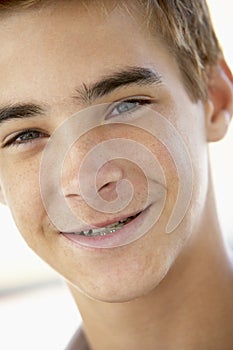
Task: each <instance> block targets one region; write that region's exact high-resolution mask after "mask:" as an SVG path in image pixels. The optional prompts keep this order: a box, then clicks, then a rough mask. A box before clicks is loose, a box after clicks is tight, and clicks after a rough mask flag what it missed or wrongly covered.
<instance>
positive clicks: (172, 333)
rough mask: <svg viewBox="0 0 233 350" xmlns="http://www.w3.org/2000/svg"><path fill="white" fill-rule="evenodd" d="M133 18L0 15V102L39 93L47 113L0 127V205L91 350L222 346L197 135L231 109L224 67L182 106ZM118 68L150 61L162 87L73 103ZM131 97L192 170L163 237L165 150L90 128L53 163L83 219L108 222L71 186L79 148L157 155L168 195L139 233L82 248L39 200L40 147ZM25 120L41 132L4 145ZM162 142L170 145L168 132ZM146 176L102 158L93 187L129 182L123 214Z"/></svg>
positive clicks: (213, 240) (224, 329)
mask: <svg viewBox="0 0 233 350" xmlns="http://www.w3.org/2000/svg"><path fill="white" fill-rule="evenodd" d="M97 14H98V16H97ZM119 23H120V25H119ZM139 24H140V19H136V18H133V16H132V17H129V16H128V15H127V14H126V13H125V12H124V11H122V10H120V9H117V8H116V9H114V10H113V11H111V12H110V13H109V15H108V16H107V17H105V16H104V15H101V14H100V13H98V10H96V9H94V8H92V7H90V8H89V10H87V9H86V8H83V7H81V6H80V5H78V4H77V3H75V2H74V3H72V2H71V3H70V4H69V6H68V5H67V4H66V5H64V3H63V2H61V3H59V4H56V6H55V5H51V6H50V7H44V8H43V9H42V10H41V11H36V10H33V9H32V10H27V11H21V12H15V13H13V14H11V15H10V16H4V17H3V18H2V19H1V22H0V31H1V32H0V35H1V53H0V67H1V72H2V73H1V80H0V85H1V97H0V104H1V105H4V104H6V103H9V102H10V103H16V102H22V103H24V102H29V101H34V102H35V101H36V102H38V101H39V103H43V104H46V106H48V113H47V114H46V116H43V117H42V116H36V117H34V118H24V119H18V120H16V119H15V120H11V121H8V122H5V123H4V124H2V125H1V126H0V184H1V198H2V202H4V203H5V204H7V205H8V206H9V207H10V209H11V212H12V215H13V217H14V220H15V222H16V224H17V226H18V228H19V231H20V232H21V234H22V236H23V238H24V239H25V240H26V242H27V243H28V245H29V246H30V247H31V248H32V249H33V250H34V251H35V252H36V253H37V254H38V255H39V256H40V257H41V258H42V259H44V260H45V261H46V262H48V263H49V264H50V265H51V266H52V267H53V268H54V269H56V270H57V271H58V272H59V273H60V274H61V275H62V276H63V277H64V278H65V279H66V280H67V283H68V285H69V286H70V290H71V292H72V294H73V296H74V299H75V301H76V303H77V306H78V308H79V310H80V312H81V315H82V317H83V322H84V329H85V332H86V335H87V337H88V340H89V342H90V348H91V349H93V350H100V349H101V350H105V349H109V348H111V349H112V350H115V349H123V350H126V349H131V350H139V349H141V348H142V346H143V347H144V348H145V349H148V350H152V349H153V350H154V349H156V348H158V349H160V350H163V349H164V350H165V349H166V350H170V349H180V350H182V349H183V350H184V349H185V350H189V349H199V350H200V349H203V350H204V349H207V348H211V349H214V350H215V349H216V350H217V349H223V348H224V349H226V350H230V349H232V347H233V337H232V326H231V325H232V321H233V316H232V315H233V302H232V288H233V271H232V263H231V257H230V256H229V255H228V254H227V251H226V247H225V246H224V243H223V240H222V235H221V230H220V227H219V224H218V219H217V214H216V209H215V202H214V196H213V188H212V182H211V175H210V171H209V164H208V142H210V141H217V140H220V139H221V138H222V137H223V136H224V135H225V133H226V131H227V128H228V125H229V122H230V116H231V114H232V109H233V107H232V80H231V75H230V73H229V71H228V70H227V69H226V65H225V62H224V60H222V61H220V62H219V63H218V64H216V67H213V69H212V71H211V72H210V79H209V81H210V82H209V86H208V91H209V98H208V100H207V101H205V102H202V101H197V102H193V101H192V100H191V98H190V96H189V94H188V92H187V91H186V89H185V87H184V85H183V82H182V77H181V74H180V72H179V69H178V65H177V63H176V62H175V61H174V59H173V57H171V55H170V54H169V53H168V50H167V49H166V46H165V45H164V44H163V43H161V42H160V41H159V40H158V39H157V38H154V37H153V38H152V37H151V36H150V35H149V33H147V32H146V30H145V29H144V28H143V26H141V25H139ZM93 28H95V31H93ZM16 33H17V35H16ZM124 33H128V34H127V35H125V34H124ZM125 66H140V67H150V68H151V69H154V70H156V71H157V72H159V74H160V75H161V76H162V79H163V83H162V84H161V86H156V85H155V86H154V85H153V86H152V85H150V86H139V85H132V86H128V87H124V88H121V89H118V90H116V91H113V92H112V93H110V94H108V95H106V96H103V97H102V98H98V99H96V100H94V101H92V102H91V103H90V104H87V103H83V102H80V101H79V102H78V101H74V99H72V93H73V91H74V90H75V88H76V87H77V86H81V85H82V84H83V83H85V84H89V83H92V82H95V81H97V80H99V79H100V77H102V76H103V75H106V74H108V73H109V72H111V71H112V70H115V69H116V67H117V68H119V67H125ZM133 96H146V97H147V98H149V99H151V100H153V101H154V100H156V103H154V104H152V106H151V108H152V109H153V110H154V111H156V112H159V113H161V114H162V115H163V116H164V117H165V118H167V120H169V121H170V122H171V123H172V124H173V125H174V126H175V128H176V129H177V131H178V132H179V135H181V137H182V138H183V140H184V142H185V143H186V146H187V149H188V151H189V154H190V157H191V159H192V168H193V194H192V199H191V203H190V206H189V208H188V211H187V212H186V215H185V217H184V219H183V220H182V222H181V224H180V225H179V226H178V228H177V229H176V230H175V231H174V232H173V233H172V234H171V235H166V234H165V232H164V231H165V226H166V222H167V220H168V217H169V214H170V213H171V210H172V208H173V206H174V203H175V198H176V195H177V189H178V185H177V173H176V168H175V166H174V163H173V161H172V159H171V157H170V155H169V153H168V151H167V150H166V148H165V147H162V146H161V144H160V143H158V140H155V139H154V138H153V137H152V136H151V135H149V134H148V133H147V132H145V131H141V132H138V130H135V129H134V128H131V127H129V126H117V127H115V128H113V127H112V126H111V125H108V126H102V127H99V128H95V129H94V130H91V131H90V133H89V134H88V135H84V136H83V137H82V138H81V139H80V140H79V141H77V142H76V143H75V145H74V147H72V149H71V151H70V153H69V154H68V156H67V158H66V159H65V162H64V169H63V170H64V171H63V173H62V181H61V186H62V189H63V191H64V193H65V196H66V200H67V202H68V203H69V205H70V207H71V208H72V210H73V211H74V212H76V213H77V212H78V214H79V215H82V217H83V218H84V219H85V221H86V222H89V223H92V224H93V223H98V222H101V221H103V220H106V219H112V218H114V215H112V214H103V213H99V212H97V211H95V210H93V209H91V208H90V207H88V206H87V205H86V203H85V202H84V201H83V200H82V198H81V197H80V195H79V189H78V188H77V187H75V185H74V183H73V182H72V181H73V179H74V177H75V176H76V174H77V172H78V170H79V167H80V164H81V162H82V160H83V159H84V156H85V154H86V153H87V152H88V151H89V150H90V149H92V148H93V147H94V145H97V144H98V143H100V142H102V141H104V140H109V139H112V138H114V137H124V138H128V139H131V140H134V141H137V142H138V143H139V144H143V145H144V146H145V147H146V148H147V149H149V150H151V152H152V153H153V154H154V155H155V156H158V158H159V161H160V163H161V164H162V165H163V167H164V169H165V175H166V178H167V191H168V197H167V199H168V201H167V204H166V206H165V210H164V212H163V215H162V216H161V218H160V220H159V221H158V222H157V223H156V224H155V225H154V226H153V227H152V228H151V229H150V231H149V232H148V233H147V234H146V235H144V236H142V237H141V238H140V239H139V240H137V241H135V242H133V243H131V244H128V245H126V246H122V247H119V248H116V249H105V250H91V249H89V250H88V249H84V248H82V247H79V246H77V245H75V244H72V243H70V242H69V241H68V240H66V239H64V237H63V236H62V235H60V233H59V232H58V230H57V229H56V227H55V226H54V225H53V223H52V222H51V221H50V219H49V217H48V214H47V212H46V210H45V208H44V206H43V203H42V199H41V195H40V186H39V170H40V161H41V156H42V151H43V149H44V147H45V145H46V142H47V141H48V139H49V138H50V137H51V135H52V134H53V133H54V131H55V129H56V128H57V127H59V125H61V123H63V122H64V121H66V120H68V118H69V117H70V116H71V115H72V114H74V113H76V112H78V111H81V110H82V109H83V108H85V107H87V106H89V105H91V106H93V105H97V104H101V103H113V102H114V101H117V100H120V99H126V98H128V97H133ZM181 101H182V103H181ZM194 125H195V128H194V127H193V126H194ZM29 128H32V129H39V130H41V131H42V132H43V135H45V136H43V137H40V138H37V139H36V140H34V141H33V142H32V143H30V144H23V145H22V144H21V145H18V146H16V145H11V146H9V147H6V140H9V139H10V138H11V136H12V135H13V134H14V133H15V132H16V131H21V130H24V129H29ZM173 144H174V149H175V148H176V139H175V138H174V140H173ZM87 175H88V174H87ZM145 177H146V178H147V179H149V181H151V182H152V183H153V181H154V180H155V179H154V178H153V174H152V175H151V174H150V173H149V170H148V174H143V173H142V172H141V171H140V169H138V168H137V167H136V166H135V165H134V164H132V163H131V162H129V161H126V160H115V161H111V162H109V164H108V165H107V166H106V167H104V168H103V169H102V170H101V171H100V173H99V174H98V177H97V188H98V192H99V194H100V195H101V196H102V197H103V198H104V199H106V200H109V201H110V200H112V199H114V198H116V184H117V182H118V181H120V180H121V179H122V178H126V179H128V180H130V181H131V183H132V184H133V186H134V190H135V193H136V194H138V195H134V197H133V200H132V203H131V204H130V205H129V206H128V207H127V209H126V210H125V211H126V213H127V214H128V213H131V212H134V211H137V210H138V209H141V208H142V206H143V204H144V203H145V197H146V195H145V192H146V181H145ZM152 202H153V200H152ZM77 204H78V205H77ZM125 211H124V210H122V211H121V212H120V215H123V214H125ZM139 281H140V283H139ZM100 335H101V336H100Z"/></svg>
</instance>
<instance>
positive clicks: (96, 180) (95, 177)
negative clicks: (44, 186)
mask: <svg viewBox="0 0 233 350" xmlns="http://www.w3.org/2000/svg"><path fill="white" fill-rule="evenodd" d="M94 155H95V153H94V152H92V153H91V155H89V156H88V152H86V157H85V155H84V152H83V151H81V150H80V148H78V147H77V148H76V147H74V149H72V150H71V152H70V153H69V155H68V156H67V157H66V160H65V161H64V165H63V171H62V181H61V186H62V191H63V194H64V195H65V197H66V198H69V199H70V198H74V199H75V200H85V199H92V198H93V197H97V196H101V197H102V198H103V199H104V200H105V201H114V200H115V199H116V198H117V186H118V185H119V184H120V183H121V182H122V180H123V179H124V169H123V164H121V162H120V160H119V159H115V160H114V159H113V160H108V159H106V161H104V155H103V154H102V159H101V161H100V160H99V157H98V155H96V157H95V156H94ZM100 163H101V164H103V165H102V166H99V165H100Z"/></svg>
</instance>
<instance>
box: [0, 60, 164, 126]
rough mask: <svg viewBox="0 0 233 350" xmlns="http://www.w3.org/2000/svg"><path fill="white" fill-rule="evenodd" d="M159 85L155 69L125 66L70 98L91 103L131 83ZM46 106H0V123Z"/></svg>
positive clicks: (39, 111) (34, 113) (40, 111)
mask: <svg viewBox="0 0 233 350" xmlns="http://www.w3.org/2000/svg"><path fill="white" fill-rule="evenodd" d="M154 84H155V85H160V84H162V77H161V75H159V74H158V72H156V71H155V70H152V69H150V68H144V67H137V66H133V67H125V68H123V69H121V70H119V71H116V72H113V73H110V74H108V75H105V76H104V77H102V78H100V80H99V81H97V82H95V83H92V84H90V85H87V84H85V83H82V85H81V86H80V87H78V88H76V89H75V94H74V95H72V98H73V99H75V100H76V101H78V102H79V103H81V104H91V103H93V101H94V100H96V99H98V98H101V97H103V96H105V95H108V94H110V93H111V92H113V91H115V90H117V89H119V88H123V87H128V86H131V85H139V86H144V85H154ZM46 111H47V108H46V106H45V105H44V104H40V103H38V104H36V103H11V104H8V105H6V106H2V107H1V106H0V124H3V123H5V122H7V121H10V120H13V119H25V118H32V117H37V116H42V115H46Z"/></svg>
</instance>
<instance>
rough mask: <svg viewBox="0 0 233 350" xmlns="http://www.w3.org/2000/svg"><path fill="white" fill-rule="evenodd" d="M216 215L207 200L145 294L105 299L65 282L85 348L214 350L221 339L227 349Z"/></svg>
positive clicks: (226, 271)
mask: <svg viewBox="0 0 233 350" xmlns="http://www.w3.org/2000/svg"><path fill="white" fill-rule="evenodd" d="M216 217H217V215H216V213H215V214H213V208H211V213H210V209H209V208H208V205H207V208H206V211H205V215H203V218H204V219H203V220H202V223H201V225H200V226H199V228H198V231H197V232H195V234H194V235H193V236H192V237H191V238H190V240H189V242H188V243H187V244H186V246H185V248H184V249H183V251H182V253H181V254H180V255H179V257H178V258H177V259H176V261H175V263H174V264H173V266H172V267H171V268H170V270H169V272H168V273H167V275H166V276H165V277H164V279H163V280H162V282H161V283H160V284H159V285H158V286H157V287H156V288H155V289H154V290H153V291H152V292H151V293H150V294H147V295H145V296H142V297H140V298H138V299H135V300H132V301H129V302H125V303H105V302H100V301H96V300H92V299H90V298H88V297H86V296H84V295H83V294H81V293H79V292H78V291H77V290H76V289H75V288H74V287H70V289H71V292H72V294H73V296H74V298H75V300H76V302H77V305H78V308H79V310H80V313H81V315H82V318H83V326H84V330H85V334H86V335H87V338H88V340H89V343H90V348H91V349H93V350H107V349H111V350H117V349H122V350H126V349H127V350H141V349H142V348H145V349H147V350H155V349H160V350H162V349H166V350H172V349H179V350H184V349H185V350H189V349H192V350H193V349H198V350H200V349H207V348H208V349H212V350H215V349H220V348H221V349H222V348H223V344H222V341H223V339H224V349H225V350H230V349H232V348H233V339H232V326H231V325H232V322H233V316H232V315H233V302H231V300H232V288H233V272H232V266H231V264H230V259H229V257H228V256H227V252H226V249H225V246H224V242H223V239H222V236H221V232H220V228H219V225H218V222H217V219H216ZM210 218H211V220H210ZM210 221H211V224H210ZM230 302H231V304H229V303H230ZM213 334H214V335H215V336H214V337H213ZM100 335H101V336H100ZM195 346H196V347H195Z"/></svg>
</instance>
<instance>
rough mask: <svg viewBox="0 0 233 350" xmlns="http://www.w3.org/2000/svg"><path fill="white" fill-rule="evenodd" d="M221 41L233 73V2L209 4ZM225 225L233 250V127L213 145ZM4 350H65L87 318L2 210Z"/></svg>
mask: <svg viewBox="0 0 233 350" xmlns="http://www.w3.org/2000/svg"><path fill="white" fill-rule="evenodd" d="M208 3H209V6H210V9H211V13H212V17H213V21H214V25H215V28H216V31H217V34H218V37H219V39H220V41H221V43H222V46H223V48H224V52H225V56H226V58H227V61H228V63H229V65H230V67H231V68H232V69H233V40H232V33H233V21H232V14H233V2H232V0H209V1H208ZM210 152H211V166H212V169H213V175H214V184H215V192H216V197H217V204H218V211H219V216H220V221H221V224H222V227H223V231H224V235H225V239H226V241H228V242H229V243H230V245H231V246H232V248H233V215H232V207H231V198H232V197H233V181H232V179H233V161H232V159H233V158H232V152H233V123H232V125H231V129H230V131H229V133H228V135H227V137H226V138H225V139H224V140H223V141H221V142H219V143H216V144H211V145H210ZM0 222H1V227H2V229H1V233H0V235H1V245H0V330H1V336H0V349H2V350H13V349H16V348H17V349H24V350H32V349H33V350H41V349H51V350H63V349H64V348H65V345H66V344H67V342H68V340H69V339H70V337H71V336H72V334H73V333H74V332H75V330H76V328H77V327H78V326H79V325H80V322H81V318H80V315H79V314H78V311H77V310H76V307H75V304H74V302H73V300H72V298H71V296H70V294H69V292H68V290H67V288H66V286H65V284H64V282H62V281H61V279H60V277H59V276H58V275H57V274H56V273H55V272H54V271H53V270H52V269H51V268H50V267H49V266H47V265H46V264H45V263H44V262H42V261H41V260H40V259H39V258H38V257H37V256H35V255H34V253H32V252H31V250H30V249H29V248H28V247H27V246H26V244H25V243H24V241H23V240H22V239H21V237H20V235H19V233H18V232H17V229H16V228H15V226H14V223H13V221H12V219H11V216H10V214H9V211H8V209H7V208H5V207H3V206H0Z"/></svg>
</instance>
